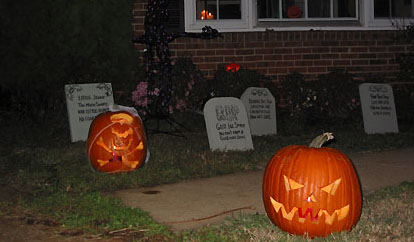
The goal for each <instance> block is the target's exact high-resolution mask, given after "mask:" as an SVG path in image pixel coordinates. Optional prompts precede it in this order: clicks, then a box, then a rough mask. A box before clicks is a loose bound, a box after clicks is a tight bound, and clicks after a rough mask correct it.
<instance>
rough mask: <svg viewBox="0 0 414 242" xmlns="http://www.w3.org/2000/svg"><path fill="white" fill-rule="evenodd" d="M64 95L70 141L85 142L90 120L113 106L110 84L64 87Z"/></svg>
mask: <svg viewBox="0 0 414 242" xmlns="http://www.w3.org/2000/svg"><path fill="white" fill-rule="evenodd" d="M65 94H66V104H67V109H68V116H69V127H70V135H71V140H72V142H76V141H83V140H86V139H87V138H88V131H89V126H90V124H91V122H92V120H93V119H94V118H95V117H96V116H97V115H98V114H100V113H103V112H106V111H108V110H109V108H108V106H109V105H112V104H114V98H113V95H112V86H111V83H91V84H70V85H65Z"/></svg>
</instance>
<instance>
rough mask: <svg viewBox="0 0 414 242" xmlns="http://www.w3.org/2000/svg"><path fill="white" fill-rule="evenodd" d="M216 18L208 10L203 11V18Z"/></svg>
mask: <svg viewBox="0 0 414 242" xmlns="http://www.w3.org/2000/svg"><path fill="white" fill-rule="evenodd" d="M205 19H214V15H213V14H212V13H210V12H209V11H207V10H203V11H201V20H205Z"/></svg>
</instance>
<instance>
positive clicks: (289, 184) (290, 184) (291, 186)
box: [283, 175, 304, 191]
mask: <svg viewBox="0 0 414 242" xmlns="http://www.w3.org/2000/svg"><path fill="white" fill-rule="evenodd" d="M283 178H284V180H285V188H286V191H289V190H296V189H299V188H302V187H304V185H302V184H300V183H298V182H296V181H294V180H292V179H290V178H287V176H285V175H283Z"/></svg>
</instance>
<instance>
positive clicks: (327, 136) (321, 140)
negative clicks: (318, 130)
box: [308, 132, 334, 148]
mask: <svg viewBox="0 0 414 242" xmlns="http://www.w3.org/2000/svg"><path fill="white" fill-rule="evenodd" d="M333 138H334V136H333V134H332V133H330V132H326V133H323V134H321V135H319V136H318V137H316V138H314V139H313V140H312V142H311V143H310V144H309V146H308V147H309V148H321V147H322V145H323V144H325V143H326V142H327V141H329V140H331V139H333Z"/></svg>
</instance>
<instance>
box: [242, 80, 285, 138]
mask: <svg viewBox="0 0 414 242" xmlns="http://www.w3.org/2000/svg"><path fill="white" fill-rule="evenodd" d="M240 99H241V101H242V102H243V103H244V105H245V106H246V111H247V117H248V118H249V123H250V131H251V133H252V135H271V134H276V132H277V129H276V102H275V98H274V97H273V95H272V93H271V92H270V91H269V89H267V88H260V87H249V88H247V89H246V91H244V93H243V95H242V96H241V98H240Z"/></svg>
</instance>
